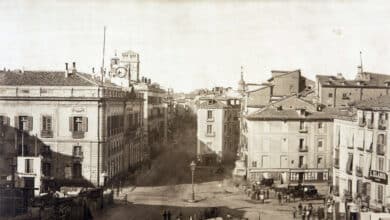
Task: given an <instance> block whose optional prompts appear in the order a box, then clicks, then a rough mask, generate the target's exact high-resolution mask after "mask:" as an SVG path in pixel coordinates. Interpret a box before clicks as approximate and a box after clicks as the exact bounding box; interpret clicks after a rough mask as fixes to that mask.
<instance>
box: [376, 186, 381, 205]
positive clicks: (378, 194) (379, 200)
mask: <svg viewBox="0 0 390 220" xmlns="http://www.w3.org/2000/svg"><path fill="white" fill-rule="evenodd" d="M376 186H377V194H376V196H377V197H376V198H377V200H378V202H379V203H382V202H383V185H380V184H377V185H376Z"/></svg>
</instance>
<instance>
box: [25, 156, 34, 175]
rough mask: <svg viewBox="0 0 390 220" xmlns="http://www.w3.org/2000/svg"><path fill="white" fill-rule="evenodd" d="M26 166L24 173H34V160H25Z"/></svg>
mask: <svg viewBox="0 0 390 220" xmlns="http://www.w3.org/2000/svg"><path fill="white" fill-rule="evenodd" d="M24 162H25V164H24V172H25V173H33V172H34V160H33V159H25V161H24Z"/></svg>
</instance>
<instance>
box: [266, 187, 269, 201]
mask: <svg viewBox="0 0 390 220" xmlns="http://www.w3.org/2000/svg"><path fill="white" fill-rule="evenodd" d="M266 194H267V197H266V198H267V199H269V190H268V189H267V191H266Z"/></svg>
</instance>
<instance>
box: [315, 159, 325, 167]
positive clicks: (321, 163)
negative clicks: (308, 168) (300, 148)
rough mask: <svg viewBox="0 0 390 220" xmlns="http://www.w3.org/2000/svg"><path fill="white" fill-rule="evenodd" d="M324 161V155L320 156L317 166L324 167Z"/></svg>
mask: <svg viewBox="0 0 390 220" xmlns="http://www.w3.org/2000/svg"><path fill="white" fill-rule="evenodd" d="M323 162H324V158H323V157H318V158H317V167H318V168H323V166H322V165H323Z"/></svg>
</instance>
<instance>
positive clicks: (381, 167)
mask: <svg viewBox="0 0 390 220" xmlns="http://www.w3.org/2000/svg"><path fill="white" fill-rule="evenodd" d="M384 168H385V161H384V159H383V158H382V157H378V170H380V171H384Z"/></svg>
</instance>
